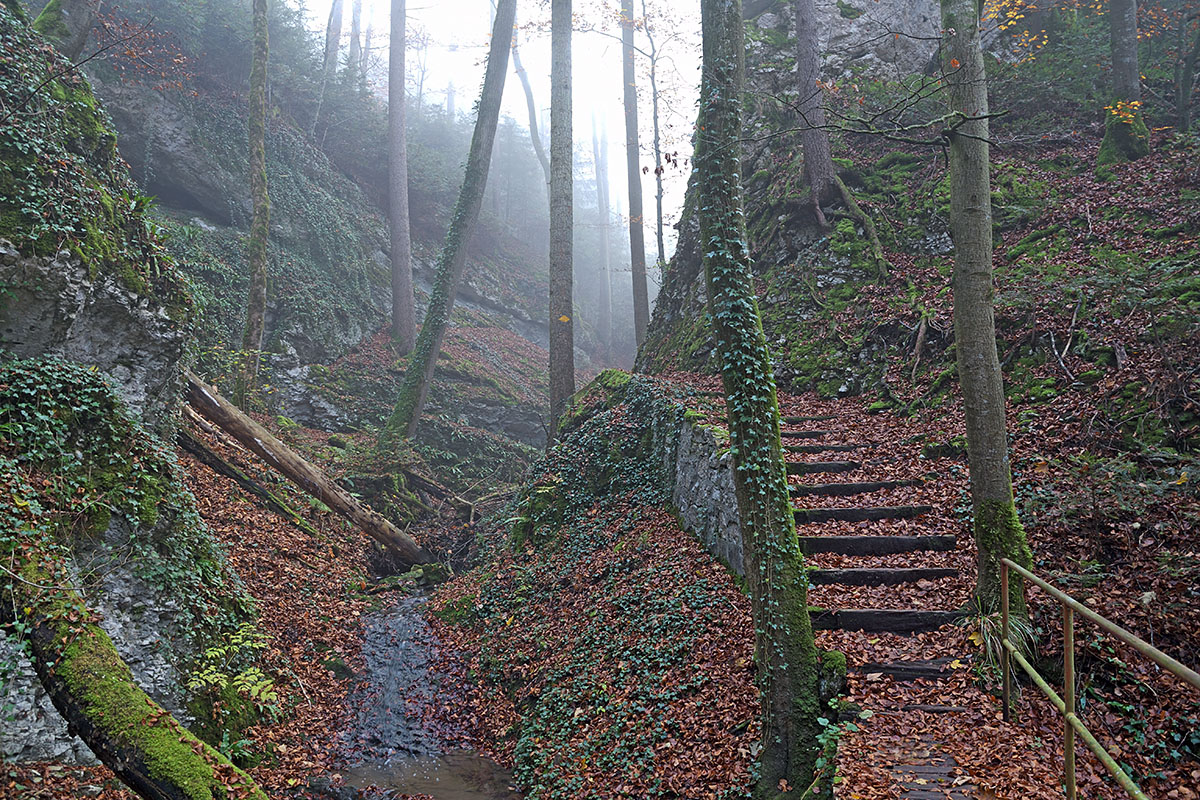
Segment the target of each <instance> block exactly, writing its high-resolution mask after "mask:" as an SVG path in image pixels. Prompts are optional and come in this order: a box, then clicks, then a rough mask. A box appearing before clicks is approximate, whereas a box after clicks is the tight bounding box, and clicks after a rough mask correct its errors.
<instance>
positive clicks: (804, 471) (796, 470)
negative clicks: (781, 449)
mask: <svg viewBox="0 0 1200 800" xmlns="http://www.w3.org/2000/svg"><path fill="white" fill-rule="evenodd" d="M861 467H862V464H860V463H858V462H857V461H789V462H788V463H787V474H788V475H815V474H817V473H818V472H853V471H854V470H856V469H859V468H861Z"/></svg>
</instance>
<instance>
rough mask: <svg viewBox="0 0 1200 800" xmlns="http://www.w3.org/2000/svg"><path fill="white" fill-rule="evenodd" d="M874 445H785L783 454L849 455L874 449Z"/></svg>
mask: <svg viewBox="0 0 1200 800" xmlns="http://www.w3.org/2000/svg"><path fill="white" fill-rule="evenodd" d="M874 446H875V445H873V444H785V445H784V446H783V452H785V453H849V452H852V451H854V450H862V449H863V448H866V447H874Z"/></svg>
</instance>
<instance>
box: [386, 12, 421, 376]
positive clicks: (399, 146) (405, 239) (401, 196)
mask: <svg viewBox="0 0 1200 800" xmlns="http://www.w3.org/2000/svg"><path fill="white" fill-rule="evenodd" d="M406 15H407V9H406V7H405V0H392V20H391V26H392V35H391V46H390V47H389V49H388V231H389V234H390V238H391V246H392V251H391V256H392V339H393V340H394V341H395V343H396V351H397V352H398V353H399V354H400V355H402V356H406V355H408V354H409V353H411V352H412V349H413V342H415V341H416V338H417V310H416V306H415V302H416V301H415V300H414V298H413V276H412V233H411V231H410V230H409V220H408V134H407V132H406V131H405V126H406V124H407V123H406V110H405V102H406V97H405V95H406V93H407V92H406V85H405V80H406V75H405V69H404V55H405V46H406V44H407V36H406V29H407V17H406Z"/></svg>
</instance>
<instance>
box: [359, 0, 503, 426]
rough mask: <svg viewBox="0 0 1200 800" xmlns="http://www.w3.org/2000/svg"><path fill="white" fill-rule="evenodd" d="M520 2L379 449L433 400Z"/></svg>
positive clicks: (494, 62) (488, 79) (487, 80)
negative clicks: (436, 372)
mask: <svg viewBox="0 0 1200 800" xmlns="http://www.w3.org/2000/svg"><path fill="white" fill-rule="evenodd" d="M516 8H517V0H500V3H499V6H498V8H497V12H496V24H495V26H494V27H493V28H492V41H491V45H490V47H489V50H488V62H487V72H486V73H485V75H484V79H483V90H482V91H481V93H480V96H479V116H478V117H477V118H476V120H475V132H474V134H473V135H472V136H471V148H470V150H469V151H468V152H467V167H466V174H465V175H464V176H463V183H462V188H461V189H460V190H459V193H458V201H457V202H456V203H455V205H454V213H453V215H452V216H451V218H450V228H449V229H448V230H447V231H446V241H445V243H444V244H443V245H442V253H441V255H440V256H439V257H438V262H437V267H436V269H435V273H434V279H433V292H432V293H431V294H430V296H429V310H428V311H426V312H425V321H424V323H423V324H422V325H421V332H420V335H418V336H417V343H416V346H415V347H414V348H413V355H412V358H411V359H410V360H409V362H408V369H407V370H405V373H404V382H403V384H402V385H401V387H400V394H399V397H398V398H397V399H396V406H395V408H394V409H393V410H392V415H391V417H390V418H389V419H388V421H387V424H386V425H385V426H384V430H383V434H382V436H381V437H380V440H379V445H380V448H381V449H385V448H387V447H389V446H391V444H392V443H393V442H394V440H395V437H397V436H404V437H407V436H411V435H412V433H413V431H415V430H416V428H417V422H418V421H419V420H420V418H421V409H423V408H424V407H425V400H426V398H427V397H428V396H429V384H430V383H431V382H432V381H433V371H434V369H435V368H436V367H437V357H438V353H439V352H440V351H441V349H442V339H443V337H445V335H446V324H447V323H448V322H449V321H450V312H451V311H452V310H453V309H454V295H455V294H456V293H457V292H458V284H459V283H460V282H461V281H462V274H463V269H464V267H465V266H466V263H467V244H468V243H469V242H470V241H471V235H472V234H473V233H474V231H475V223H476V222H477V221H478V220H479V208H480V206H481V205H482V204H483V191H484V188H485V187H486V186H487V176H488V168H489V166H490V164H491V160H492V144H493V142H494V141H495V139H496V126H497V122H498V121H499V118H500V100H501V98H502V97H503V95H504V75H505V73H506V72H507V71H508V53H509V51H510V50H511V49H512V30H513V20H514V17H515V15H516Z"/></svg>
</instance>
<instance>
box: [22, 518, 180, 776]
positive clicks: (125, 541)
mask: <svg viewBox="0 0 1200 800" xmlns="http://www.w3.org/2000/svg"><path fill="white" fill-rule="evenodd" d="M165 524H166V523H165ZM141 535H145V534H144V533H135V532H134V531H133V529H131V528H130V526H129V523H127V522H126V521H125V520H124V519H122V518H120V517H116V516H114V517H113V519H112V523H111V524H110V525H109V528H108V530H107V531H106V532H105V534H104V536H103V541H100V542H94V543H89V544H88V546H86V547H83V548H81V549H80V550H79V551H78V552H77V553H76V561H75V563H76V565H77V568H78V570H77V571H78V572H79V573H80V574H84V573H87V574H93V575H97V576H100V577H99V583H98V584H97V585H95V586H91V587H90V588H89V590H88V592H87V595H88V602H89V605H90V606H91V607H92V608H93V610H95V611H96V612H97V613H98V614H99V615H100V617H101V621H100V626H101V627H102V628H104V631H105V633H107V634H108V635H109V636H110V637H112V640H113V645H114V646H115V647H116V648H117V652H118V653H120V654H121V658H123V659H124V660H125V663H127V664H128V665H129V669H130V670H131V671H132V672H133V676H134V679H135V680H136V681H137V685H138V686H139V687H140V688H141V689H143V690H144V691H145V692H146V693H147V694H148V695H150V696H151V697H152V698H153V699H154V700H155V702H157V703H159V704H160V705H161V706H162V707H163V708H165V709H167V710H168V711H170V712H171V713H172V714H173V715H174V716H175V718H176V719H178V720H179V721H180V722H182V723H183V724H185V725H186V724H189V723H190V722H191V718H190V717H189V716H188V715H187V713H186V712H185V711H184V710H183V707H182V702H183V687H182V685H181V683H182V682H181V681H180V677H179V672H178V670H177V669H176V668H175V666H174V664H173V663H172V658H171V656H175V657H177V656H178V655H180V654H179V653H178V648H179V647H181V646H186V642H187V639H186V637H184V636H183V635H181V631H180V627H179V625H178V624H177V622H176V616H177V614H178V604H177V602H176V601H175V599H174V598H171V597H168V596H166V595H165V593H164V592H163V591H162V590H161V589H158V588H156V587H154V586H152V585H150V584H149V583H147V582H146V581H145V580H142V579H141V578H139V577H138V576H137V575H134V574H132V573H131V572H130V571H129V569H128V565H125V564H122V563H121V562H122V560H123V558H124V555H123V552H124V549H125V548H128V546H129V542H130V541H131V538H132V537H134V536H141ZM0 664H11V665H13V667H14V669H13V671H12V672H11V673H10V674H7V675H5V674H3V673H0V678H2V680H0V707H5V708H11V711H10V712H9V713H8V714H7V715H6V717H5V718H4V724H3V725H0V760H6V761H44V760H51V761H56V762H59V763H64V764H95V763H97V760H96V757H95V756H94V755H93V754H92V751H91V750H90V749H89V748H88V746H87V745H86V744H84V743H83V740H81V739H79V738H78V737H77V736H74V735H73V734H71V733H70V732H69V731H68V730H67V723H66V721H65V720H63V718H62V717H61V716H60V715H59V713H58V711H57V710H55V708H54V705H53V703H51V702H50V697H49V696H48V695H47V694H46V691H45V690H44V689H43V688H42V685H41V683H40V682H39V681H38V677H37V674H36V673H35V672H34V670H33V662H32V660H31V657H30V656H29V654H28V652H27V651H25V650H24V649H23V648H22V647H21V646H20V645H19V644H18V643H17V642H16V640H14V639H12V638H9V637H5V636H0Z"/></svg>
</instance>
